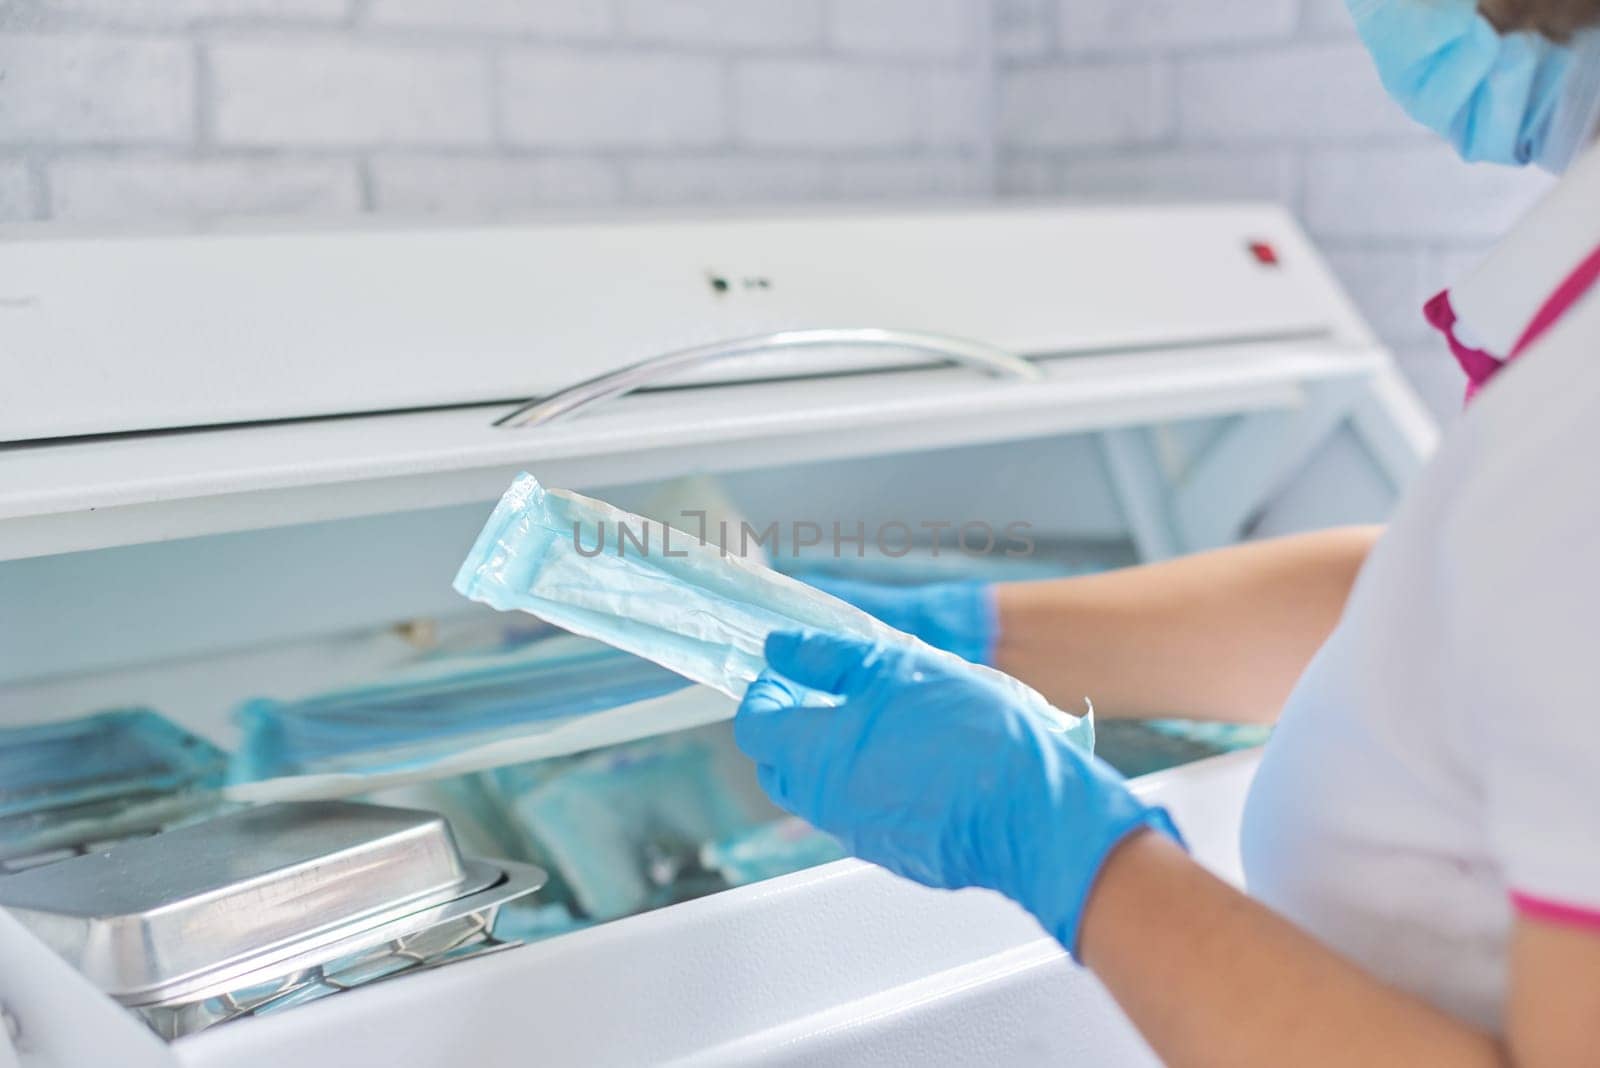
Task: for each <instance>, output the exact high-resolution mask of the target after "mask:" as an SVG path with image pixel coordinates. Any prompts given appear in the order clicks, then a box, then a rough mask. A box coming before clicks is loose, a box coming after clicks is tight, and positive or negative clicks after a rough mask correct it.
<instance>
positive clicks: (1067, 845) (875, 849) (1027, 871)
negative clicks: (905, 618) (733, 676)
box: [734, 632, 1183, 952]
mask: <svg viewBox="0 0 1600 1068" xmlns="http://www.w3.org/2000/svg"><path fill="white" fill-rule="evenodd" d="M766 654H767V662H768V664H769V666H770V668H771V671H769V672H768V673H767V674H764V675H762V676H761V677H760V678H758V679H757V680H756V681H755V682H754V683H752V684H751V685H750V689H749V692H747V693H746V694H745V698H744V702H743V703H742V704H741V705H740V706H739V713H738V717H737V718H736V719H735V720H734V737H735V738H736V739H737V740H738V743H739V748H740V749H742V750H744V752H745V755H747V756H749V757H750V759H751V760H753V761H755V762H756V765H757V774H758V776H759V778H760V780H761V786H762V788H763V789H765V790H766V791H767V793H768V795H770V796H771V798H772V800H773V801H774V802H775V803H776V804H778V805H779V806H781V807H782V808H784V809H786V810H787V811H789V812H792V813H794V814H795V815H796V816H799V817H801V818H802V819H804V820H806V821H808V822H809V823H811V824H813V825H815V826H817V827H820V828H821V829H822V830H824V831H827V832H828V833H830V834H832V835H834V836H835V837H836V838H838V839H839V840H840V841H841V842H842V843H844V846H845V848H846V849H848V850H849V851H850V852H851V853H853V854H855V855H856V856H858V857H861V858H862V859H863V860H869V861H872V862H873V863H875V864H880V865H882V866H883V867H885V868H888V869H889V870H890V871H892V872H895V873H897V874H899V875H903V876H906V877H907V878H910V879H914V880H916V881H917V882H919V883H922V884H924V885H926V886H932V887H938V888H943V889H950V890H955V889H960V888H962V887H967V886H981V887H987V888H988V889H991V890H998V891H999V892H1000V893H1002V894H1005V895H1006V896H1007V897H1009V898H1011V899H1012V900H1014V901H1016V902H1018V903H1019V904H1021V905H1022V906H1023V907H1024V908H1026V909H1027V910H1028V911H1029V912H1031V913H1033V914H1034V916H1036V917H1037V918H1038V919H1039V922H1040V923H1042V924H1043V925H1044V927H1045V929H1046V930H1048V931H1049V932H1050V933H1051V934H1053V935H1054V936H1055V937H1056V938H1057V940H1059V941H1060V942H1061V944H1062V945H1064V946H1065V947H1067V949H1068V950H1069V951H1074V952H1075V951H1076V948H1077V941H1078V925H1079V923H1080V921H1081V919H1082V916H1083V908H1084V904H1085V902H1086V901H1087V899H1088V896H1089V890H1090V888H1091V887H1092V886H1093V885H1094V880H1095V876H1096V875H1097V874H1098V873H1099V871H1100V866H1101V865H1102V864H1103V863H1104V862H1105V859H1106V857H1107V856H1109V855H1110V853H1111V850H1112V848H1113V847H1114V846H1116V845H1117V844H1118V843H1119V842H1121V841H1122V840H1123V839H1124V838H1126V837H1127V836H1128V835H1130V834H1132V833H1133V832H1134V831H1137V830H1139V829H1141V828H1151V829H1154V830H1157V831H1160V832H1162V833H1164V834H1167V835H1170V836H1171V837H1172V838H1173V839H1174V840H1175V841H1177V842H1179V843H1180V844H1181V843H1182V841H1183V839H1182V838H1181V837H1180V836H1179V834H1178V831H1177V828H1176V827H1174V826H1173V823H1172V821H1171V819H1170V818H1168V816H1167V813H1166V812H1165V810H1163V809H1159V808H1151V807H1150V806H1148V805H1146V804H1144V803H1143V802H1141V801H1140V800H1139V799H1138V798H1136V797H1134V796H1133V794H1132V793H1131V792H1130V791H1129V790H1128V789H1127V787H1126V786H1125V785H1124V783H1123V779H1122V776H1121V775H1119V774H1117V772H1116V771H1115V770H1114V769H1112V768H1111V767H1110V765H1108V764H1106V763H1104V762H1103V761H1100V760H1097V759H1095V758H1094V757H1093V756H1091V755H1089V754H1087V753H1084V752H1083V751H1082V750H1080V749H1079V748H1078V747H1077V746H1075V745H1073V744H1072V743H1070V742H1068V741H1067V740H1066V739H1065V738H1064V737H1063V736H1062V735H1060V734H1059V733H1056V732H1054V731H1052V730H1051V726H1050V724H1049V723H1048V722H1047V721H1045V720H1044V719H1042V718H1040V717H1038V716H1036V715H1035V714H1033V713H1029V712H1024V711H1021V710H1019V709H1017V708H1015V707H1013V706H1011V705H1010V704H1009V703H1008V702H1007V700H1006V698H1005V696H1004V695H1003V694H1002V693H1001V691H999V690H997V689H995V688H994V687H993V686H992V685H991V684H989V683H988V682H986V681H984V680H983V679H982V678H979V677H977V676H976V675H975V674H973V673H969V672H966V671H962V670H958V669H953V668H949V667H947V666H944V665H941V664H938V663H935V662H933V661H931V660H929V659H927V658H925V657H919V656H917V655H916V653H914V652H911V651H908V650H904V649H897V648H894V647H892V646H884V645H873V644H869V643H866V642H862V641H858V640H856V639H853V638H836V637H832V636H828V635H820V634H797V633H793V632H780V633H775V634H772V635H770V636H769V637H768V638H767V644H766ZM774 673H776V674H774ZM779 676H782V677H779ZM796 683H798V684H799V685H798V686H796V685H795V684H796ZM807 688H809V689H811V690H820V691H822V692H824V693H829V694H837V695H840V696H841V697H843V698H844V702H843V703H842V704H840V705H837V706H826V705H819V704H816V703H815V701H816V695H815V694H812V695H810V697H811V700H812V702H813V703H811V704H809V705H807V704H806V703H805V701H806V699H807V694H806V689H807Z"/></svg>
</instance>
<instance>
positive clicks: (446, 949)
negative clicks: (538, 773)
mask: <svg viewBox="0 0 1600 1068" xmlns="http://www.w3.org/2000/svg"><path fill="white" fill-rule="evenodd" d="M544 881H545V873H544V872H543V871H541V870H540V869H538V868H534V867H531V866H529V865H521V864H512V863H509V862H501V861H495V862H492V863H491V862H487V861H481V860H470V859H464V858H462V857H461V855H460V853H459V851H458V850H457V848H456V844H455V840H454V838H453V836H452V835H451V833H450V829H449V826H448V825H447V824H446V823H445V821H444V819H443V818H442V817H440V816H438V815H436V814H434V813H429V812H415V811H410V810H407V809H397V808H386V807H380V806H376V805H364V804H354V803H350V802H310V803H285V804H275V805H266V806H262V807H260V808H253V809H245V810H242V811H238V812H234V813H231V814H229V815H226V816H222V817H219V818H217V819H213V820H209V821H206V822H204V823H197V824H192V825H190V826H187V827H180V828H178V829H176V830H172V831H168V832H166V833H164V834H159V835H155V836H153V837H150V838H142V839H136V840H133V841H128V842H123V843H120V844H118V845H115V846H112V847H111V848H110V849H107V850H105V851H104V852H98V853H91V854H87V855H85V856H81V857H76V858H73V859H71V860H66V861H62V862H60V863H57V864H52V865H49V866H46V867H42V868H36V869H33V870H30V871H25V872H22V873H20V874H17V875H13V876H10V877H8V878H4V879H0V906H4V907H6V908H7V909H9V910H10V911H11V912H12V913H13V914H14V915H15V916H16V917H17V918H18V919H19V920H21V921H22V923H24V924H25V925H26V926H28V927H29V928H31V929H32V930H33V931H34V933H35V934H36V935H38V936H39V938H40V939H41V940H42V941H44V942H45V943H46V944H47V945H49V946H51V947H52V948H53V949H54V950H55V951H56V952H58V953H60V954H61V955H62V956H63V957H65V958H66V959H67V960H68V961H69V962H71V963H72V964H73V965H74V966H75V967H77V968H78V969H79V970H80V971H82V972H83V973H84V975H85V976H86V977H88V978H89V979H90V980H91V981H92V982H94V983H95V984H96V985H97V986H99V987H100V989H102V990H104V991H105V992H106V993H107V994H109V995H110V996H111V997H113V998H115V999H116V1000H117V1001H119V1002H121V1003H122V1004H123V1005H126V1006H128V1007H130V1008H133V1009H135V1010H136V1011H138V1012H139V1013H140V1014H141V1015H143V1016H144V1017H145V1018H146V1019H147V1020H149V1021H151V1023H152V1025H153V1026H155V1027H156V1029H157V1030H158V1031H160V1032H161V1033H163V1034H165V1035H167V1036H168V1037H176V1036H177V1035H179V1034H186V1033H191V1032H192V1031H194V1030H199V1029H201V1028H203V1027H205V1026H210V1025H211V1024H214V1023H217V1022H221V1020H224V1019H231V1018H233V1017H234V1016H237V1015H243V1014H248V1013H252V1012H259V1011H263V1009H264V1008H265V1007H267V1006H268V1005H270V1004H274V1003H278V1002H281V1001H282V1000H283V999H284V998H287V997H292V998H293V1000H294V1002H295V1003H299V1002H300V1001H304V1000H310V999H311V997H312V996H321V994H325V993H332V992H335V991H336V990H339V989H345V988H347V987H348V986H352V985H357V984H358V983H360V982H365V981H371V980H373V979H376V978H381V977H386V976H388V975H390V974H393V973H395V972H397V971H400V970H405V969H409V968H412V967H415V966H423V965H428V964H430V963H441V962H442V961H440V960H438V959H437V958H440V957H445V958H448V959H456V958H457V957H459V956H461V955H463V953H462V951H463V950H464V949H465V948H466V947H469V946H472V945H481V946H482V947H483V948H496V947H498V946H499V945H500V944H499V943H496V942H494V941H493V939H492V935H491V934H490V927H491V926H492V922H493V917H494V913H495V911H496V910H498V908H499V906H500V905H501V904H503V903H505V902H506V901H508V900H511V899H513V898H516V897H519V896H522V895H524V894H529V893H532V892H534V891H535V890H537V889H538V888H539V887H540V886H542V885H543V884H544ZM341 976H342V978H341ZM308 995H309V996H308ZM280 1007H281V1006H280Z"/></svg>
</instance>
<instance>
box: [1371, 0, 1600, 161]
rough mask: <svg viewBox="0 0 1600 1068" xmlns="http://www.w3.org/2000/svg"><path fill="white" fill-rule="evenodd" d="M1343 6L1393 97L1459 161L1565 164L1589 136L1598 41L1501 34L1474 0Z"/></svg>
mask: <svg viewBox="0 0 1600 1068" xmlns="http://www.w3.org/2000/svg"><path fill="white" fill-rule="evenodd" d="M1347 4H1348V6H1349V8H1350V13H1351V15H1352V16H1354V18H1355V23H1356V30H1357V32H1358V33H1359V34H1360V35H1361V39H1362V41H1363V42H1364V43H1365V44H1366V46H1367V50H1368V51H1369V52H1371V53H1372V58H1373V60H1374V61H1375V62H1376V64H1377V67H1378V75H1379V77H1380V78H1381V79H1382V81H1383V85H1384V88H1385V89H1387V90H1388V91H1389V95H1390V96H1392V97H1394V98H1395V100H1397V101H1398V102H1399V103H1400V105H1401V106H1402V107H1403V108H1405V110H1406V114H1408V115H1410V116H1411V117H1412V118H1413V119H1416V120H1417V121H1418V122H1420V123H1422V125H1424V126H1426V127H1428V128H1429V129H1430V130H1433V131H1435V132H1436V133H1439V134H1442V135H1443V136H1444V137H1445V138H1446V139H1447V140H1448V141H1449V142H1450V143H1451V144H1452V145H1453V146H1455V149H1456V152H1457V153H1459V154H1460V155H1461V157H1462V158H1463V159H1465V160H1468V161H1469V162H1478V161H1483V162H1490V163H1510V164H1519V165H1520V164H1527V163H1537V164H1539V165H1540V166H1543V167H1545V168H1546V169H1548V170H1552V171H1560V170H1563V169H1565V167H1566V165H1567V164H1568V163H1569V162H1570V161H1571V159H1572V157H1573V155H1574V154H1576V152H1577V151H1578V150H1579V149H1581V148H1582V147H1583V146H1584V145H1585V144H1586V143H1587V141H1588V139H1589V138H1590V136H1591V135H1592V133H1593V129H1594V122H1595V111H1596V104H1597V103H1600V84H1597V83H1600V77H1597V75H1600V64H1597V63H1595V62H1594V58H1595V54H1596V49H1595V48H1594V47H1592V45H1593V42H1592V41H1583V42H1580V44H1579V45H1578V46H1577V47H1571V46H1566V45H1559V44H1556V43H1554V42H1552V41H1549V40H1547V39H1546V38H1544V37H1542V36H1540V35H1538V34H1535V33H1508V34H1502V33H1500V32H1499V31H1498V30H1496V29H1495V28H1494V26H1493V25H1492V24H1491V23H1490V22H1489V20H1488V19H1486V18H1484V17H1483V15H1482V14H1480V13H1479V11H1478V9H1477V5H1476V3H1475V2H1474V0H1347ZM1589 36H1590V37H1592V36H1593V35H1589ZM1580 56H1581V57H1582V59H1581V60H1580V59H1579V57H1580Z"/></svg>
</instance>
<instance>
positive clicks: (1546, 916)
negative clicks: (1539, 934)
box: [1511, 890, 1600, 934]
mask: <svg viewBox="0 0 1600 1068" xmlns="http://www.w3.org/2000/svg"><path fill="white" fill-rule="evenodd" d="M1511 905H1512V907H1513V908H1515V909H1516V910H1517V911H1518V912H1519V913H1521V914H1522V915H1524V916H1527V917H1528V918H1530V919H1534V920H1544V921H1545V922H1547V923H1554V924H1559V925H1561V926H1562V927H1579V928H1582V929H1583V930H1586V931H1593V932H1595V933H1596V934H1600V909H1587V908H1583V907H1581V906H1578V905H1568V904H1565V903H1563V902H1560V901H1547V900H1545V899H1544V898H1539V897H1533V896H1532V895H1530V894H1523V893H1518V892H1517V891H1515V890H1513V891H1511Z"/></svg>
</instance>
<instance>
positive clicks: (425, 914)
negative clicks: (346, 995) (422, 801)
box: [128, 862, 546, 1039]
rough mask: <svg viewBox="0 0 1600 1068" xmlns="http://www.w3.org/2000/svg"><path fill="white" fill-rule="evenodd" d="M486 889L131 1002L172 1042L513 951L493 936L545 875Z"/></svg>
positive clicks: (508, 871)
mask: <svg viewBox="0 0 1600 1068" xmlns="http://www.w3.org/2000/svg"><path fill="white" fill-rule="evenodd" d="M503 868H504V871H503V872H502V875H501V878H500V879H499V880H498V881H497V882H496V883H495V884H494V885H493V886H491V887H489V888H487V889H485V890H480V891H479V892H477V893H476V894H469V895H467V896H466V897H464V898H459V899H457V900H455V901H450V902H446V903H445V904H443V905H438V906H435V907H433V908H430V909H424V910H422V911H421V912H417V913H413V914H411V915H409V916H404V917H402V918H400V919H398V920H393V921H390V922H389V923H387V924H383V925H381V926H379V927H375V928H369V929H366V930H363V931H359V932H356V933H355V934H352V935H350V936H348V937H346V938H345V939H343V940H341V941H340V942H337V943H327V944H321V945H319V946H318V947H317V948H316V950H315V951H308V952H307V953H306V954H305V955H304V956H303V957H300V958H295V959H291V960H280V961H276V962H274V963H272V964H270V965H267V966H265V967H263V968H262V969H261V970H260V971H258V972H254V973H249V974H244V975H235V976H232V977H229V978H227V979H225V980H222V979H219V980H218V981H217V982H216V983H215V984H214V985H213V986H211V987H206V988H200V989H197V990H191V991H189V992H186V993H185V994H183V995H181V996H176V997H172V998H169V999H168V1000H165V1001H161V1002H157V1003H154V1004H143V1005H135V1004H129V1005H128V1009H129V1011H131V1012H133V1013H135V1014H136V1015H138V1016H139V1017H141V1018H142V1019H143V1020H144V1021H145V1022H146V1023H147V1024H149V1025H150V1027H151V1028H152V1029H153V1030H154V1031H155V1032H156V1033H157V1034H159V1035H161V1036H162V1037H163V1038H167V1039H177V1038H182V1037H183V1036H185V1035H192V1034H195V1033H197V1032H199V1031H203V1030H206V1029H207V1028H210V1027H214V1026H216V1025H218V1024H222V1023H227V1022H229V1021H231V1020H236V1019H240V1018H242V1017H247V1016H261V1015H266V1014H269V1013H275V1012H282V1011H284V1010H286V1009H292V1008H295V1007H297V1006H300V1005H304V1004H307V1003H308V1002H311V1001H318V1000H321V999H322V998H324V997H328V996H330V995H333V994H338V993H342V992H344V991H346V990H350V989H354V988H356V987H361V986H370V985H371V984H373V983H378V982H386V981H388V980H390V979H393V978H396V977H398V976H401V975H408V974H410V973H412V972H416V971H424V970H429V969H433V968H439V967H443V966H444V965H446V964H453V963H456V962H457V961H462V960H467V959H470V958H472V957H479V956H484V955H486V954H490V953H496V952H499V951H500V950H503V949H511V948H513V947H515V946H517V945H519V944H520V943H518V942H514V941H513V942H506V941H501V940H500V939H497V938H495V937H494V923H495V918H496V916H497V915H498V914H499V911H500V907H501V906H502V905H504V904H505V903H506V902H508V901H510V900H512V899H514V898H517V897H521V896H523V895H524V894H530V893H533V892H534V891H535V890H537V889H539V887H541V886H543V885H544V882H545V878H546V875H545V872H544V871H543V870H542V869H540V868H536V867H533V866H532V865H528V864H514V863H510V862H506V863H504V864H503Z"/></svg>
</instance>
